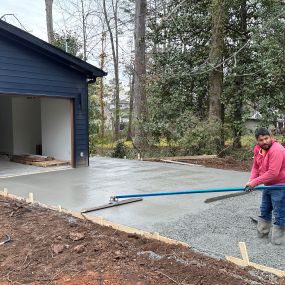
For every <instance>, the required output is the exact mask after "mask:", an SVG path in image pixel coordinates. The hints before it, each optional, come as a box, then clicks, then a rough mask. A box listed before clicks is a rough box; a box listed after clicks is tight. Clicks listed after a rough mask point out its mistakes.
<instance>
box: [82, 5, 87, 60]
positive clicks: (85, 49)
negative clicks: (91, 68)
mask: <svg viewBox="0 0 285 285" xmlns="http://www.w3.org/2000/svg"><path fill="white" fill-rule="evenodd" d="M81 18H82V33H83V60H84V61H86V60H87V33H86V16H85V10H84V2H83V0H81Z"/></svg>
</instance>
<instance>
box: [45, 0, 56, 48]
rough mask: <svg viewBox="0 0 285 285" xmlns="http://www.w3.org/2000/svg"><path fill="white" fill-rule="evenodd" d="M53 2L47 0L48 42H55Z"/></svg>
mask: <svg viewBox="0 0 285 285" xmlns="http://www.w3.org/2000/svg"><path fill="white" fill-rule="evenodd" d="M52 4H53V0H45V5H46V24H47V35H48V42H49V43H53V39H54V34H53V18H52Z"/></svg>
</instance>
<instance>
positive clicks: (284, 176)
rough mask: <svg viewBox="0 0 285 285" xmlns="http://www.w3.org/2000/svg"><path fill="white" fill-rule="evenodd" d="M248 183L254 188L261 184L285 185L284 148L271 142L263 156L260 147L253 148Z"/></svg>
mask: <svg viewBox="0 0 285 285" xmlns="http://www.w3.org/2000/svg"><path fill="white" fill-rule="evenodd" d="M250 181H251V182H252V186H254V187H255V186H257V185H261V184H264V185H276V184H285V148H284V147H283V146H282V145H281V144H280V143H278V142H276V141H274V140H273V143H272V146H271V147H270V149H269V150H268V151H267V153H266V154H265V155H264V156H263V155H262V154H261V147H260V146H259V145H256V146H255V148H254V161H253V166H252V169H251V173H250Z"/></svg>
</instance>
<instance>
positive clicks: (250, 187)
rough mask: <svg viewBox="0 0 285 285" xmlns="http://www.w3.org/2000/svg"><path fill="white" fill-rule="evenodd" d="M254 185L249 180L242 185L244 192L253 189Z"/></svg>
mask: <svg viewBox="0 0 285 285" xmlns="http://www.w3.org/2000/svg"><path fill="white" fill-rule="evenodd" d="M254 190H255V189H254V186H253V185H252V182H251V181H248V182H247V183H246V184H245V186H244V191H245V192H251V191H254Z"/></svg>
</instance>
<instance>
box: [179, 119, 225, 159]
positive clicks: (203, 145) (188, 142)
mask: <svg viewBox="0 0 285 285" xmlns="http://www.w3.org/2000/svg"><path fill="white" fill-rule="evenodd" d="M220 142H221V135H220V125H219V124H218V123H215V122H208V121H203V122H198V123H197V124H196V125H194V126H193V127H192V128H189V129H188V131H187V133H186V134H185V135H184V136H183V138H182V139H181V140H180V141H179V145H180V146H181V147H182V148H184V150H185V155H202V154H216V153H217V147H218V145H219V144H220Z"/></svg>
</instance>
